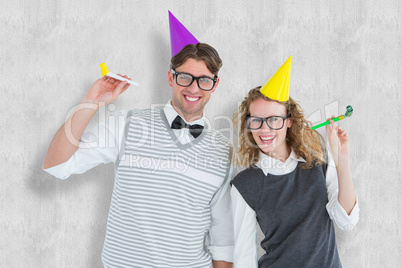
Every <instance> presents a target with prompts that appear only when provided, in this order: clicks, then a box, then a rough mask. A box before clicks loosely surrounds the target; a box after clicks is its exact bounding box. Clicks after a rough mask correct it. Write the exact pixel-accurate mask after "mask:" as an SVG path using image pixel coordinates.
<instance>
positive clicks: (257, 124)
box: [247, 116, 284, 130]
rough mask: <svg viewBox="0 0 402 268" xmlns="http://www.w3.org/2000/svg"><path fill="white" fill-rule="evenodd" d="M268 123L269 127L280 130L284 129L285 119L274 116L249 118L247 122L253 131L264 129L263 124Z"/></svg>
mask: <svg viewBox="0 0 402 268" xmlns="http://www.w3.org/2000/svg"><path fill="white" fill-rule="evenodd" d="M264 121H265V122H267V124H268V126H269V127H270V128H272V129H275V130H278V129H281V128H282V127H283V124H284V119H283V118H282V117H279V116H272V117H268V118H260V117H249V118H248V120H247V123H248V126H249V128H251V129H259V128H261V127H262V124H263V122H264Z"/></svg>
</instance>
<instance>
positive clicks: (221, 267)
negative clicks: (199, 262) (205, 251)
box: [212, 261, 233, 268]
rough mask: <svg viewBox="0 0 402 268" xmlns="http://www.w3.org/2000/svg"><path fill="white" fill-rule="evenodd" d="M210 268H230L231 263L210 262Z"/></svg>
mask: <svg viewBox="0 0 402 268" xmlns="http://www.w3.org/2000/svg"><path fill="white" fill-rule="evenodd" d="M212 266H213V267H214V268H232V267H233V263H232V262H225V261H212Z"/></svg>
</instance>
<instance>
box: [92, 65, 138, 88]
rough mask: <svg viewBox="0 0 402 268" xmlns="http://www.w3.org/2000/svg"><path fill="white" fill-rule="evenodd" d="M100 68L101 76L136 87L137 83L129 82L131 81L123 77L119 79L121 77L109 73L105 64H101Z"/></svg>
mask: <svg viewBox="0 0 402 268" xmlns="http://www.w3.org/2000/svg"><path fill="white" fill-rule="evenodd" d="M100 68H101V72H102V76H105V75H106V76H108V77H111V78H114V79H117V80H120V81H127V82H128V83H129V84H131V85H134V86H138V83H137V82H134V81H131V80H129V79H126V78H124V77H121V76H119V75H117V74H114V73H111V72H109V70H108V68H107V66H106V64H105V63H101V65H100Z"/></svg>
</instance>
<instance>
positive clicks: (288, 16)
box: [0, 0, 402, 268]
mask: <svg viewBox="0 0 402 268" xmlns="http://www.w3.org/2000/svg"><path fill="white" fill-rule="evenodd" d="M168 9H170V10H171V11H172V12H173V14H175V15H176V17H177V18H178V19H179V20H180V21H182V22H183V23H184V25H186V27H187V28H188V29H189V30H190V31H191V32H192V33H193V34H194V35H195V36H196V37H197V38H198V39H199V40H200V41H202V42H207V43H209V44H211V45H213V46H214V47H215V48H216V49H217V50H218V51H219V52H220V55H221V57H222V59H223V62H224V65H223V68H222V70H221V72H220V77H221V83H220V85H219V87H218V90H217V91H216V92H215V93H214V94H213V96H212V98H211V101H210V103H209V104H208V105H207V111H206V115H207V116H208V118H209V119H210V120H211V121H212V122H213V124H214V125H215V127H216V128H217V129H224V128H228V127H229V123H228V122H227V121H226V120H222V119H219V120H217V119H216V118H217V116H229V117H230V116H231V115H232V114H233V112H234V110H235V108H236V107H237V104H238V102H239V101H241V99H242V98H243V97H244V96H245V94H246V92H248V90H249V89H251V88H253V87H255V86H258V85H262V84H263V83H264V82H265V81H266V80H267V79H268V78H269V77H270V76H271V75H272V74H273V73H274V72H275V71H276V70H277V69H278V68H279V66H280V65H281V64H282V63H283V62H284V61H285V60H286V59H287V58H288V57H289V56H290V55H292V59H293V60H292V74H291V88H290V91H291V96H293V98H294V99H296V100H298V101H299V103H300V104H301V106H302V107H303V108H304V110H305V112H306V115H307V116H310V115H311V116H312V115H314V114H315V117H314V118H316V119H317V122H318V121H321V120H323V119H324V118H326V117H325V110H332V111H335V112H339V113H343V112H344V111H345V107H346V105H348V104H351V105H352V106H353V107H354V109H355V112H354V115H353V117H352V118H350V119H347V120H344V121H342V123H341V124H342V126H343V127H344V128H345V129H347V130H348V131H349V134H350V137H351V140H352V143H351V151H352V153H351V154H352V172H353V175H354V182H355V187H356V191H357V193H358V196H359V200H360V206H361V215H360V216H361V218H360V222H359V223H358V225H357V227H356V228H355V229H354V230H353V231H351V232H348V233H343V232H340V231H339V230H337V242H338V248H339V252H340V257H341V260H342V263H343V266H344V267H346V268H352V267H401V266H400V265H401V262H402V255H401V254H402V253H401V252H402V226H401V222H402V216H401V215H402V209H401V207H402V206H401V203H402V198H401V191H402V182H401V179H402V178H401V172H400V169H401V168H402V166H401V160H402V159H401V153H400V150H401V145H402V143H401V139H400V133H401V131H402V127H401V124H400V121H401V119H402V118H401V105H400V102H401V101H402V98H401V93H400V90H401V74H402V72H401V68H402V64H401V60H400V59H401V56H402V55H401V44H402V39H401V37H402V36H401V27H402V24H401V11H402V4H401V1H397V0H393V1H385V0H376V1H374V0H369V1H364V0H361V1H357V0H338V1H329V0H326V1H322V0H310V1H300V0H287V1H264V0H258V1H234V0H230V1H229V0H225V1H184V0H183V1H182V0H176V1H162V0H160V1H113V2H112V1H94V0H88V1H77V0H73V1H71V0H70V1H53V0H42V1H40V0H31V1H21V0H20V1H2V3H1V8H0V33H1V39H0V77H1V82H0V92H1V105H0V113H1V115H2V116H1V117H0V125H1V132H0V141H1V151H0V156H1V162H0V170H1V175H0V267H101V265H102V264H101V260H100V254H101V250H102V245H103V239H104V234H105V226H106V220H107V213H108V208H109V202H110V197H111V191H112V187H113V165H103V166H99V167H97V168H95V169H93V170H91V171H89V172H87V173H86V174H84V175H75V176H72V177H70V178H69V179H68V180H66V181H61V180H58V179H55V178H53V177H52V176H50V175H48V174H47V173H45V172H43V171H42V169H41V165H42V162H43V159H44V156H45V153H46V150H47V147H48V145H49V143H50V140H51V138H52V137H53V135H54V133H55V132H56V130H57V129H58V128H59V127H60V126H61V124H62V123H63V121H64V120H65V118H66V116H67V114H68V113H69V111H70V110H71V109H72V108H73V107H74V106H75V105H77V104H78V103H79V102H80V100H81V99H82V98H83V97H84V95H85V93H86V91H87V90H88V88H89V86H90V85H91V83H92V82H93V81H94V80H96V79H97V78H99V77H100V69H99V64H100V63H102V62H106V63H107V64H108V66H109V69H110V70H111V71H115V72H121V73H124V74H127V75H129V76H130V77H132V78H133V79H134V80H135V81H138V82H139V83H140V86H139V87H137V88H134V87H132V88H130V89H129V90H128V91H127V92H125V93H124V95H122V96H121V98H120V99H118V100H117V101H116V102H115V105H116V108H117V110H119V109H130V108H148V107H150V106H151V105H152V104H160V103H162V104H163V103H166V102H167V100H168V99H169V96H170V88H169V86H168V83H167V71H168V68H169V61H170V41H169V27H168V12H167V10H168ZM326 107H327V109H326ZM330 112H331V111H330ZM317 116H318V118H317ZM215 119H216V120H215ZM95 120H96V118H95ZM226 134H228V135H229V132H228V131H227V133H226Z"/></svg>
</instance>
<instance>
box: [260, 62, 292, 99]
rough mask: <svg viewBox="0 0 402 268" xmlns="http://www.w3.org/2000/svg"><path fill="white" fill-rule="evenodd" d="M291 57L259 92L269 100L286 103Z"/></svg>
mask: <svg viewBox="0 0 402 268" xmlns="http://www.w3.org/2000/svg"><path fill="white" fill-rule="evenodd" d="M291 61H292V57H291V56H290V57H289V59H287V60H286V61H285V63H284V64H282V66H281V67H280V68H279V70H278V71H276V73H275V74H274V75H273V76H272V77H271V78H270V79H269V80H268V82H266V83H265V85H263V86H262V87H261V89H260V92H261V93H262V94H264V95H265V96H267V97H268V98H270V99H273V100H278V101H287V100H288V99H289V79H290V63H291Z"/></svg>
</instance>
